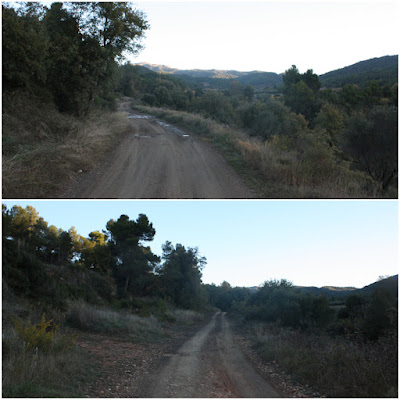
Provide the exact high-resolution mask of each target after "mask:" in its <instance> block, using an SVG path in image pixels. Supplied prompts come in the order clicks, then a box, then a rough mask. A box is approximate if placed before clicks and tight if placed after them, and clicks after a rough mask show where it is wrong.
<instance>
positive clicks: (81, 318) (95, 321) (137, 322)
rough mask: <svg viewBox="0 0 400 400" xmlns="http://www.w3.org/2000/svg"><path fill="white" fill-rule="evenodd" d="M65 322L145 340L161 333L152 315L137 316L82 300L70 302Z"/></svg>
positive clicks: (95, 330)
mask: <svg viewBox="0 0 400 400" xmlns="http://www.w3.org/2000/svg"><path fill="white" fill-rule="evenodd" d="M67 322H68V323H69V324H70V325H71V326H73V327H75V328H78V329H81V330H84V331H91V332H98V333H106V334H115V335H124V336H126V335H128V336H129V337H130V338H132V339H135V340H145V341H147V340H152V339H156V338H158V337H159V336H161V335H162V330H161V325H160V323H159V322H158V321H157V319H156V318H155V317H154V316H149V317H139V316H136V315H133V314H128V313H122V312H117V311H113V310H111V309H109V308H104V307H102V308H100V307H95V306H92V305H89V304H87V303H83V302H75V303H73V304H71V306H70V309H69V312H68V315H67Z"/></svg>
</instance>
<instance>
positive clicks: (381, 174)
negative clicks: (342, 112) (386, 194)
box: [341, 106, 398, 191]
mask: <svg viewBox="0 0 400 400" xmlns="http://www.w3.org/2000/svg"><path fill="white" fill-rule="evenodd" d="M397 145H398V108H397V107H394V106H392V107H384V106H377V107H373V108H372V109H371V110H369V112H356V113H354V114H352V115H351V116H350V118H349V120H348V122H347V124H346V127H345V129H344V131H343V137H342V144H341V146H342V148H343V151H344V152H345V153H347V154H348V155H349V156H350V157H351V158H352V159H353V160H354V162H355V163H356V164H357V166H358V167H359V168H361V169H362V170H364V171H366V172H368V174H369V175H370V176H371V177H372V178H373V179H375V180H376V181H377V182H379V183H380V185H381V188H382V190H383V191H385V190H386V189H387V188H388V187H389V185H390V183H391V181H392V180H393V179H394V178H395V177H396V174H397V162H398V154H397Z"/></svg>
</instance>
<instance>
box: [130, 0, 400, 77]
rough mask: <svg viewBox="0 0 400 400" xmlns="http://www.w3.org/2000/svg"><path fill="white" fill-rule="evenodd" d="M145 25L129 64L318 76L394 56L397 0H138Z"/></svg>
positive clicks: (395, 52)
mask: <svg viewBox="0 0 400 400" xmlns="http://www.w3.org/2000/svg"><path fill="white" fill-rule="evenodd" d="M134 4H135V6H136V7H137V8H138V9H139V10H141V11H144V12H145V14H146V15H147V20H148V21H149V23H150V25H151V28H150V30H149V31H147V32H146V38H145V39H144V40H143V44H144V46H145V47H146V48H145V49H144V50H143V51H142V52H141V53H140V54H139V55H138V56H136V57H135V58H133V57H130V58H129V60H130V61H131V62H133V63H137V62H148V63H151V64H162V65H168V66H170V67H174V68H178V69H223V70H229V69H232V70H239V71H253V70H259V71H267V72H276V73H283V72H285V70H287V69H289V68H290V67H291V66H292V65H296V66H297V68H298V69H299V70H300V72H301V73H303V72H306V71H307V70H308V69H313V70H314V72H315V73H317V74H319V75H320V74H323V73H325V72H329V71H332V70H335V69H338V68H343V67H345V66H348V65H352V64H354V63H356V62H359V61H363V60H367V59H370V58H374V57H381V56H385V55H395V54H398V50H399V44H398V38H399V37H400V36H399V29H398V26H399V24H398V20H399V16H400V15H399V2H398V1H397V0H308V1H304V0H259V1H254V0H253V1H251V0H250V1H238V0H236V1H235V0H230V1H229V0H225V1H224V0H223V1H214V0H205V1H193V0H185V1H170V0H163V1H162V0H161V1H160V0H159V1H155V0H141V1H137V2H134Z"/></svg>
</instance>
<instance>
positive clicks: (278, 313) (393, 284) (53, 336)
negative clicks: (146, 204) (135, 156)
mask: <svg viewBox="0 0 400 400" xmlns="http://www.w3.org/2000/svg"><path fill="white" fill-rule="evenodd" d="M2 218H3V232H2V241H3V270H2V274H3V314H2V317H3V321H2V327H3V395H5V396H6V397H48V396H51V397H71V396H82V393H83V392H82V390H83V387H84V386H85V384H86V383H87V382H89V381H91V380H93V379H94V378H93V377H94V376H95V375H96V366H95V365H93V364H91V361H90V359H89V358H88V357H87V354H86V353H85V351H84V349H82V348H81V347H79V346H77V339H78V337H79V335H81V334H85V333H95V334H100V335H109V336H114V337H117V338H120V339H123V340H127V341H131V342H133V343H147V344H149V345H151V344H152V343H158V342H160V341H163V340H165V338H166V337H167V336H171V335H174V332H177V330H181V329H183V328H184V327H190V326H196V325H197V324H199V323H201V322H202V321H204V320H205V317H206V315H207V314H208V313H209V312H210V311H212V310H216V309H219V310H222V311H225V312H227V313H228V316H230V317H231V318H232V319H233V320H235V321H236V322H237V329H238V331H240V332H241V334H242V335H245V336H247V338H248V339H249V340H250V341H251V342H252V343H253V348H254V349H255V351H256V352H257V353H258V354H259V355H261V357H263V359H264V362H266V363H274V365H279V366H280V368H281V369H283V370H284V371H285V372H287V373H289V374H291V375H292V376H293V377H295V379H296V380H298V381H299V382H301V383H303V384H307V385H309V386H311V387H313V388H315V390H318V392H319V393H323V394H325V395H328V396H331V397H393V396H397V310H398V306H397V302H398V289H397V286H398V280H397V276H394V277H389V278H383V279H381V280H380V281H378V282H376V283H374V284H372V285H370V286H367V287H365V288H363V289H354V288H352V289H343V290H336V289H335V288H324V289H321V290H319V289H316V288H313V290H310V288H298V287H294V286H293V284H291V283H290V282H288V281H286V280H280V281H267V282H265V283H264V284H263V285H262V286H260V287H259V288H252V289H250V288H240V287H231V286H230V285H229V283H228V282H223V283H222V284H221V285H219V286H216V285H209V284H203V283H202V280H201V277H202V270H203V268H204V267H205V265H206V259H205V258H204V257H203V256H201V255H200V254H199V252H198V250H197V249H196V248H191V247H185V246H183V245H182V244H176V245H173V244H172V243H170V242H166V243H165V244H164V246H163V254H162V257H159V256H157V255H155V254H154V253H153V252H152V251H151V248H150V247H149V246H148V245H147V244H148V242H151V241H152V240H153V238H154V235H155V234H156V230H155V227H154V226H153V224H152V223H151V222H150V221H149V219H148V218H147V216H146V215H143V214H139V216H138V218H137V219H136V220H135V219H130V218H129V217H128V216H127V215H121V216H120V217H119V218H118V219H117V220H113V219H111V220H109V221H108V222H107V223H106V225H105V230H103V231H102V232H101V231H100V230H99V231H93V232H91V233H90V234H89V235H88V237H83V236H81V235H79V233H78V232H76V230H75V229H74V228H73V227H71V228H70V229H69V230H68V231H63V230H62V229H59V228H57V227H55V226H53V225H50V226H49V225H48V223H47V222H46V221H45V220H44V219H43V218H41V217H40V216H39V214H38V213H37V212H36V210H35V209H34V208H33V207H30V206H27V207H26V208H22V207H20V206H14V207H12V208H11V209H8V208H7V207H5V206H3V213H2ZM72 382H73V383H72Z"/></svg>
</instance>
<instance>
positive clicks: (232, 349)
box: [133, 313, 280, 398]
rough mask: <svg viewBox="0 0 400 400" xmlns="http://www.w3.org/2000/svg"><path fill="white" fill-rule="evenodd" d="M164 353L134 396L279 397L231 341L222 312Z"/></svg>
mask: <svg viewBox="0 0 400 400" xmlns="http://www.w3.org/2000/svg"><path fill="white" fill-rule="evenodd" d="M168 356H169V359H168V361H167V362H166V363H165V364H161V367H160V370H159V371H153V373H152V374H151V375H150V376H149V377H148V379H147V381H145V382H143V384H142V387H143V389H142V391H141V393H133V395H134V397H158V398H160V397H175V398H177V397H178V398H179V397H180V398H183V397H196V398H199V397H202V398H204V397H253V398H256V397H280V395H279V394H278V392H277V391H276V390H275V389H274V388H273V387H272V386H271V385H270V384H269V383H268V382H267V381H266V380H265V379H263V378H262V377H261V376H260V375H258V374H257V372H256V371H255V370H254V368H253V366H252V365H251V364H250V363H249V362H248V361H247V360H246V358H245V357H244V355H243V354H242V352H241V350H240V348H239V347H238V346H237V345H236V344H235V342H234V340H233V336H232V331H231V328H230V325H229V322H228V320H227V319H226V317H225V314H224V313H217V314H215V315H214V317H213V318H212V319H211V321H210V322H209V323H208V324H207V325H206V326H205V327H204V328H202V329H201V330H200V331H199V332H197V333H196V334H195V335H194V336H193V337H192V338H191V339H189V340H188V341H186V342H185V343H184V345H183V346H182V347H181V348H180V349H179V350H178V352H177V353H176V354H170V355H168Z"/></svg>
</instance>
